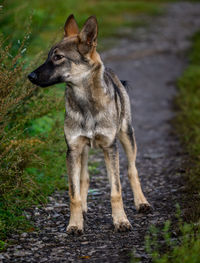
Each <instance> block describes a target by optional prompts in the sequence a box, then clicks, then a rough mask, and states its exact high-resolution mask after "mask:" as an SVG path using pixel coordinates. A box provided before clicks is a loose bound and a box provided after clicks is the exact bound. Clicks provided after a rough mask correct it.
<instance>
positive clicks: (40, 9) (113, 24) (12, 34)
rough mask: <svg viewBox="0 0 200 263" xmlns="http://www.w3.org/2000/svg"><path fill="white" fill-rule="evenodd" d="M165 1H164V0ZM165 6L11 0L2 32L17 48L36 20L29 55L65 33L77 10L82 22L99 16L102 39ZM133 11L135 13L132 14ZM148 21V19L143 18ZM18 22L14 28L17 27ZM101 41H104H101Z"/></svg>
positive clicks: (5, 7) (3, 14)
mask: <svg viewBox="0 0 200 263" xmlns="http://www.w3.org/2000/svg"><path fill="white" fill-rule="evenodd" d="M161 2H162V1H161ZM161 11H162V8H161V7H160V5H158V4H157V3H155V2H153V1H131V0H126V1H121V0H117V1H115V0H109V1H105V0H103V1H94V0H87V1H84V0H66V1H64V0H58V1H56V2H55V1H54V0H49V1H48V4H47V2H46V1H45V0H40V1H38V0H32V1H31V5H30V3H29V2H28V1H24V0H17V1H16V0H9V1H8V0H7V1H5V4H4V5H3V8H2V11H1V18H0V19H1V28H0V32H2V33H3V34H4V35H6V36H9V37H8V39H10V40H11V41H12V43H13V47H14V48H15V50H17V48H18V40H19V39H22V38H23V36H24V33H23V32H24V29H25V28H26V27H27V25H28V24H29V22H28V21H30V19H29V18H30V17H31V19H32V26H31V31H32V33H31V36H30V39H29V42H31V46H30V47H31V48H28V55H32V56H35V54H37V53H38V52H41V50H46V49H47V48H49V46H51V45H52V41H55V40H57V39H60V38H61V37H62V36H63V26H64V22H65V20H66V18H67V17H68V15H69V14H71V13H73V14H74V15H75V17H76V19H77V22H78V24H79V25H81V26H82V25H83V23H84V22H85V20H86V19H87V18H88V17H89V16H90V15H92V14H93V15H96V16H97V18H98V23H99V39H100V40H101V39H102V37H107V36H109V37H110V36H111V35H112V34H115V33H116V32H117V30H118V27H122V26H134V25H136V26H137V25H138V23H140V24H141V23H143V21H141V18H139V17H138V16H137V15H138V14H147V15H157V14H160V13H161ZM130 13H133V14H135V16H130ZM143 20H144V18H143ZM13 24H14V30H13ZM100 44H101V41H100Z"/></svg>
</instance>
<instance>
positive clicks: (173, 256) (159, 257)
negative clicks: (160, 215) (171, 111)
mask: <svg viewBox="0 0 200 263" xmlns="http://www.w3.org/2000/svg"><path fill="white" fill-rule="evenodd" d="M177 221H178V230H176V232H178V236H177V235H175V234H174V233H175V232H174V231H172V228H171V224H170V222H169V221H166V223H165V225H164V227H163V228H162V229H158V228H155V227H151V229H150V234H149V235H148V236H147V237H146V248H147V252H148V253H149V254H150V255H151V256H152V259H153V262H154V263H180V262H182V263H188V262H190V263H198V262H200V254H199V248H200V239H199V238H198V236H199V234H200V229H199V228H198V227H197V226H195V225H193V224H188V223H184V222H183V220H182V219H181V217H180V215H179V216H178V218H177ZM163 252H164V254H163Z"/></svg>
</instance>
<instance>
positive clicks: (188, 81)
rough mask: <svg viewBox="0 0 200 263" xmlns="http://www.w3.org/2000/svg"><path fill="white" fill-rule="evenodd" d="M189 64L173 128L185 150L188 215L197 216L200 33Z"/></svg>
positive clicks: (199, 193)
mask: <svg viewBox="0 0 200 263" xmlns="http://www.w3.org/2000/svg"><path fill="white" fill-rule="evenodd" d="M189 60H190V64H189V66H188V68H187V69H186V70H185V72H184V74H183V76H182V77H181V78H180V79H179V81H178V89H179V95H178V97H177V99H176V104H177V106H178V114H177V118H176V124H175V125H176V128H177V131H178V133H179V134H180V139H181V142H182V144H183V147H184V148H185V150H186V152H187V153H188V160H187V163H186V180H187V192H188V195H189V198H188V201H189V200H190V199H191V204H192V205H191V209H190V210H189V213H188V214H187V216H188V217H189V219H190V220H192V221H198V220H199V219H200V205H199V202H200V33H197V34H196V35H195V36H194V38H193V47H192V50H191V52H190V55H189Z"/></svg>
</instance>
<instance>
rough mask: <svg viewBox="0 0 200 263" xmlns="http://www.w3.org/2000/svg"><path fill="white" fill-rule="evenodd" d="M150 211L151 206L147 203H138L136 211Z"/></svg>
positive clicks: (151, 209)
mask: <svg viewBox="0 0 200 263" xmlns="http://www.w3.org/2000/svg"><path fill="white" fill-rule="evenodd" d="M152 211H153V208H152V206H151V205H150V204H148V203H144V204H140V205H139V207H138V213H142V214H149V213H151V212H152Z"/></svg>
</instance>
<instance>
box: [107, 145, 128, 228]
mask: <svg viewBox="0 0 200 263" xmlns="http://www.w3.org/2000/svg"><path fill="white" fill-rule="evenodd" d="M104 157H105V163H106V168H107V172H108V177H109V181H110V185H111V206H112V217H113V223H114V226H115V230H116V231H120V232H121V231H127V230H129V229H131V224H130V223H129V221H128V219H127V216H126V214H125V211H124V207H123V201H122V194H121V184H120V177H119V152H118V148H117V144H116V142H115V143H114V144H112V146H110V147H109V148H105V149H104Z"/></svg>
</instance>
